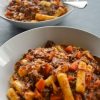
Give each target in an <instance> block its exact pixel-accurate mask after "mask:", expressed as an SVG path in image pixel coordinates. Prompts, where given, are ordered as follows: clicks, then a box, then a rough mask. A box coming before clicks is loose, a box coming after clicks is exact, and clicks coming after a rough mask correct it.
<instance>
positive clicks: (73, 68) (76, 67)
mask: <svg viewBox="0 0 100 100" xmlns="http://www.w3.org/2000/svg"><path fill="white" fill-rule="evenodd" d="M69 69H70V70H71V71H76V70H77V69H78V62H77V61H75V62H73V63H72V64H71V66H70V67H69Z"/></svg>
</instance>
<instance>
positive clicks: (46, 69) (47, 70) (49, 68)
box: [44, 64, 52, 74]
mask: <svg viewBox="0 0 100 100" xmlns="http://www.w3.org/2000/svg"><path fill="white" fill-rule="evenodd" d="M44 69H45V72H46V74H48V73H49V72H50V71H51V70H52V66H51V65H50V64H46V65H45V67H44Z"/></svg>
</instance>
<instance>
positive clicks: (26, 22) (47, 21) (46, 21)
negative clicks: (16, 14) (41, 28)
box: [0, 5, 74, 24]
mask: <svg viewBox="0 0 100 100" xmlns="http://www.w3.org/2000/svg"><path fill="white" fill-rule="evenodd" d="M66 6H67V7H68V11H67V12H66V13H65V14H63V15H61V16H59V17H57V18H54V19H50V20H45V21H37V22H31V21H30V22H29V21H25V22H24V21H17V20H14V19H9V18H7V17H6V16H5V15H4V14H5V12H4V14H3V15H0V17H1V18H3V19H5V20H7V21H10V22H16V23H23V24H39V23H41V24H42V23H49V22H52V21H55V20H59V19H61V18H63V17H65V16H66V15H68V14H70V13H71V12H72V11H73V10H74V8H73V7H72V6H69V5H66ZM2 9H6V8H2Z"/></svg>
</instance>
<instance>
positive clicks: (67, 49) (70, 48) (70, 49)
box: [65, 45, 73, 53]
mask: <svg viewBox="0 0 100 100" xmlns="http://www.w3.org/2000/svg"><path fill="white" fill-rule="evenodd" d="M65 50H66V51H67V52H69V53H72V51H73V47H72V46H71V45H69V46H68V47H66V48H65Z"/></svg>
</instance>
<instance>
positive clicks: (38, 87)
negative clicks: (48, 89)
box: [35, 78, 45, 92]
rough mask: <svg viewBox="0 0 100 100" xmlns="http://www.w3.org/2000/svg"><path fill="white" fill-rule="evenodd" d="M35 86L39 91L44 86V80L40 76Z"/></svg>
mask: <svg viewBox="0 0 100 100" xmlns="http://www.w3.org/2000/svg"><path fill="white" fill-rule="evenodd" d="M35 86H36V88H37V89H38V90H39V91H40V92H42V91H43V89H44V88H45V80H44V79H42V78H41V79H40V80H39V81H38V82H37V83H36V85H35Z"/></svg>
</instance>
